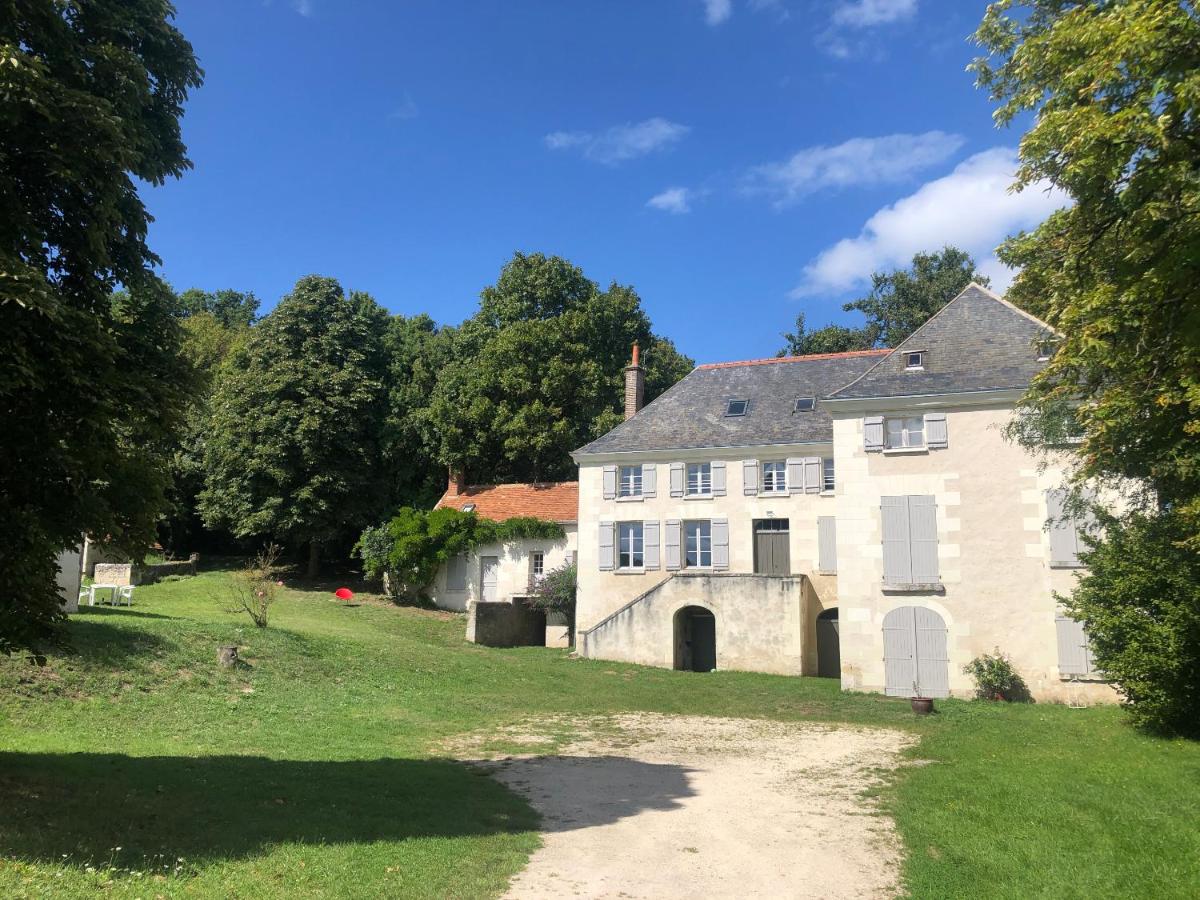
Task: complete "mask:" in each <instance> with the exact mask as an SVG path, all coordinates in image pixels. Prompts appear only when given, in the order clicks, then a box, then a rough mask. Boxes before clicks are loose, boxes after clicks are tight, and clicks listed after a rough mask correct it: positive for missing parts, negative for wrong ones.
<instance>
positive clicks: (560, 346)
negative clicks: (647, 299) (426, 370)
mask: <svg viewBox="0 0 1200 900" xmlns="http://www.w3.org/2000/svg"><path fill="white" fill-rule="evenodd" d="M635 341H637V342H639V343H640V345H641V347H642V349H643V360H644V363H643V364H644V366H645V368H646V399H647V401H649V400H651V399H653V398H654V397H655V396H657V395H658V394H660V393H662V391H664V390H666V388H668V387H670V386H671V385H672V384H674V383H675V382H676V381H678V380H679V379H680V378H682V377H683V376H684V375H686V374H687V373H688V372H689V371H690V370H691V369H692V367H693V363H692V361H691V360H690V359H687V358H686V357H684V356H682V355H681V354H680V353H679V352H678V351H677V350H676V349H675V347H674V345H673V344H672V343H671V342H670V341H668V340H666V339H664V338H660V337H657V336H656V335H654V334H653V333H652V332H651V326H650V320H649V317H647V315H646V313H645V311H644V310H643V309H642V306H641V299H640V298H639V297H638V295H637V293H636V292H635V291H634V290H633V288H631V287H626V286H623V285H618V284H612V285H610V286H609V287H608V289H607V290H601V289H600V288H599V287H598V286H597V285H596V284H594V283H593V282H590V281H588V280H587V279H586V278H584V277H583V276H582V274H581V273H580V272H579V270H578V269H577V268H575V267H574V266H571V265H570V263H568V262H566V261H565V260H562V259H560V258H558V257H546V256H543V255H542V254H532V255H524V254H517V255H516V256H515V257H514V258H513V259H512V260H511V261H510V262H509V263H508V264H507V265H506V266H505V267H504V269H503V271H502V272H501V274H500V278H499V279H498V280H497V282H496V285H495V286H493V287H490V288H486V289H485V290H484V291H483V294H482V298H481V303H480V310H479V313H478V314H477V315H476V316H474V317H473V318H471V319H469V320H467V321H466V322H464V323H463V325H462V326H461V328H459V329H458V330H457V332H456V333H455V335H454V340H453V349H452V353H451V356H452V359H451V361H450V362H448V363H447V364H445V365H444V367H443V368H442V371H441V374H440V376H439V377H438V379H437V383H436V387H435V388H434V391H433V395H432V398H431V401H430V403H429V405H428V407H427V408H426V409H425V410H424V411H423V412H422V414H421V415H422V418H423V422H424V430H425V435H426V440H428V441H429V442H430V445H431V446H432V447H434V448H436V450H435V452H436V456H437V459H438V460H439V461H440V462H441V463H443V464H444V465H450V466H458V467H462V468H463V469H465V471H467V472H468V473H469V474H470V476H471V478H472V480H478V481H537V480H548V479H558V478H571V477H573V476H574V464H573V463H572V462H571V459H570V452H571V451H572V450H574V449H576V448H577V447H580V446H582V445H583V444H585V443H587V442H588V441H589V440H592V439H593V438H595V437H597V436H598V435H600V434H603V433H604V432H605V431H607V430H609V429H610V428H612V427H613V426H614V425H616V424H617V423H618V422H620V420H621V409H622V404H623V399H622V398H623V385H624V368H625V366H626V365H627V364H628V362H629V355H630V351H631V348H632V345H633V343H634V342H635Z"/></svg>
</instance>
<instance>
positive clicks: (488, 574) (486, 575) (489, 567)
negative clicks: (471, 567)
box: [479, 556, 500, 603]
mask: <svg viewBox="0 0 1200 900" xmlns="http://www.w3.org/2000/svg"><path fill="white" fill-rule="evenodd" d="M479 569H480V577H479V583H480V584H481V585H482V587H481V589H480V591H479V599H481V600H483V601H484V602H485V603H494V602H495V601H497V600H499V599H500V558H499V557H497V556H481V557H480V558H479Z"/></svg>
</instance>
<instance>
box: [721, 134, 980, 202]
mask: <svg viewBox="0 0 1200 900" xmlns="http://www.w3.org/2000/svg"><path fill="white" fill-rule="evenodd" d="M962 145H963V138H962V137H961V136H960V135H957V134H947V133H946V132H944V131H927V132H925V133H924V134H889V135H884V136H883V137H877V138H852V139H851V140H848V141H845V142H844V143H841V144H837V145H836V146H833V147H826V146H817V147H806V148H805V149H803V150H801V151H800V152H798V153H796V154H794V155H793V156H792V157H791V158H789V159H787V160H785V161H784V162H780V163H768V164H767V165H763V166H757V167H755V168H754V169H751V170H750V172H749V174H748V175H747V177H746V179H745V183H744V189H745V191H746V192H747V193H750V194H765V195H766V196H768V197H770V198H771V200H772V202H773V203H774V204H775V205H776V206H787V205H789V204H792V203H795V202H797V201H798V200H800V199H801V198H803V197H804V196H806V195H808V194H811V193H813V192H814V191H819V190H821V189H823V188H840V187H850V186H853V185H871V184H889V183H893V182H897V181H903V180H904V179H906V178H909V177H910V176H912V175H914V174H915V173H916V172H918V171H920V170H921V169H925V168H928V167H929V166H933V165H937V164H938V163H941V162H945V161H946V160H947V159H949V158H950V157H951V156H952V155H953V154H954V153H956V152H957V151H958V150H959V148H961V147H962Z"/></svg>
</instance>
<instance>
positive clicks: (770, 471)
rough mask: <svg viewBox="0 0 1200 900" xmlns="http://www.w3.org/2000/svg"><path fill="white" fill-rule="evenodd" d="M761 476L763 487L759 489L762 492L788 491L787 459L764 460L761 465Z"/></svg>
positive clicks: (777, 492) (776, 492) (779, 492)
mask: <svg viewBox="0 0 1200 900" xmlns="http://www.w3.org/2000/svg"><path fill="white" fill-rule="evenodd" d="M759 476H760V477H761V478H762V488H761V489H760V490H759V493H760V494H786V493H787V489H788V483H787V460H785V459H768V460H763V463H762V465H760V466H759Z"/></svg>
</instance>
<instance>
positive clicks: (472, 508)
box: [463, 503, 475, 513]
mask: <svg viewBox="0 0 1200 900" xmlns="http://www.w3.org/2000/svg"><path fill="white" fill-rule="evenodd" d="M463 512H465V513H471V512H475V504H474V503H467V504H464V505H463Z"/></svg>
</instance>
